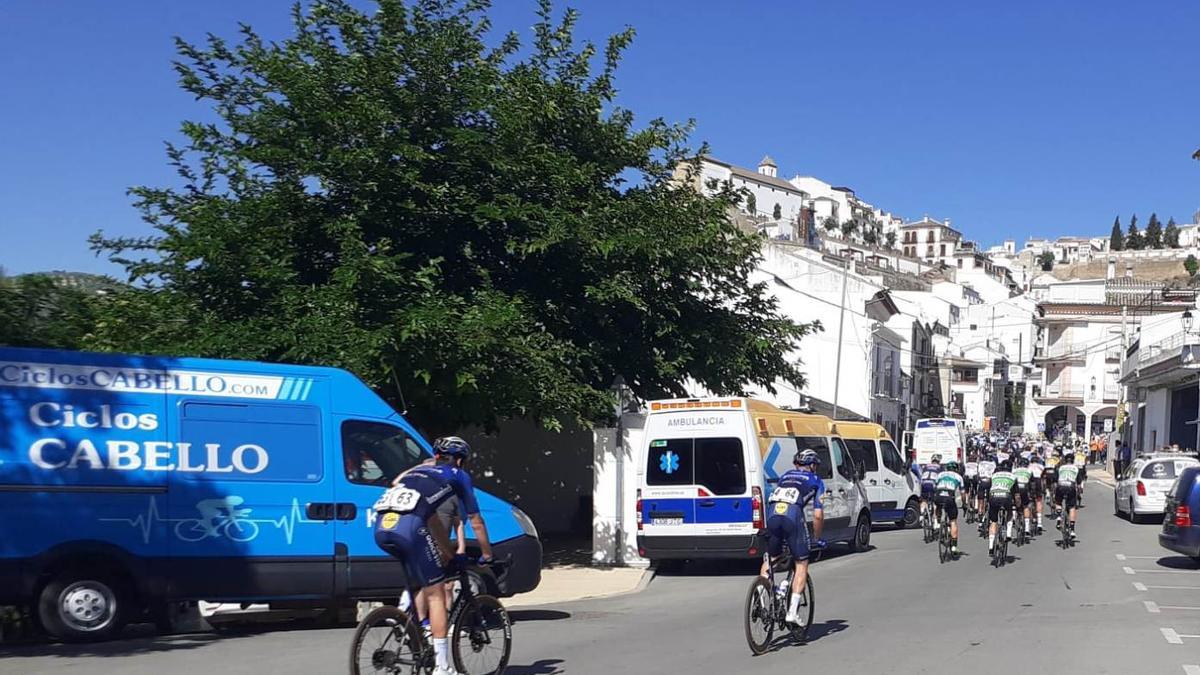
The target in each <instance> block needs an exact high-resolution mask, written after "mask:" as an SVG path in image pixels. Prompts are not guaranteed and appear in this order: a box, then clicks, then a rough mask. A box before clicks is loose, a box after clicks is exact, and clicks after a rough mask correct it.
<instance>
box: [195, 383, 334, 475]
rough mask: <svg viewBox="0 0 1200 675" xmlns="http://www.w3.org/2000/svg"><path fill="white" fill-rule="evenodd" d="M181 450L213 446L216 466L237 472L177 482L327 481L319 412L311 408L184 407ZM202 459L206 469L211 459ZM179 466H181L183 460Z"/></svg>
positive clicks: (197, 403) (267, 405) (199, 404)
mask: <svg viewBox="0 0 1200 675" xmlns="http://www.w3.org/2000/svg"><path fill="white" fill-rule="evenodd" d="M179 441H180V446H183V445H184V444H187V446H188V447H189V448H191V449H192V454H191V456H190V457H189V458H188V460H187V461H188V463H189V464H195V463H196V461H197V456H198V455H199V452H198V449H200V448H209V447H212V446H215V447H216V448H217V449H216V450H215V454H216V464H218V465H222V466H231V465H232V467H233V468H235V469H238V470H232V471H230V470H226V471H216V470H213V468H214V467H211V466H210V467H209V470H206V471H195V472H191V471H188V472H186V473H185V472H180V473H178V474H177V476H176V479H186V480H220V481H230V480H255V481H301V482H318V481H320V480H321V478H322V477H323V476H324V475H325V472H324V463H325V454H324V452H323V451H322V442H321V411H320V409H319V408H317V407H315V406H309V405H281V404H279V403H209V402H207V401H205V402H200V401H184V402H182V404H181V405H180V420H179ZM204 459H205V460H207V461H208V463H210V464H211V463H212V461H211V460H208V455H207V453H206V454H205V456H204ZM175 461H179V462H183V461H184V460H183V458H182V457H180V458H177V459H176V460H175Z"/></svg>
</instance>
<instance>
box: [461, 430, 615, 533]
mask: <svg viewBox="0 0 1200 675" xmlns="http://www.w3.org/2000/svg"><path fill="white" fill-rule="evenodd" d="M458 435H459V436H462V437H463V438H464V439H465V440H466V441H467V442H468V443H470V444H471V448H472V449H473V450H474V451H475V457H474V459H473V461H472V465H471V467H470V470H471V477H472V478H473V479H474V481H475V485H476V486H478V487H479V488H481V489H483V490H487V491H488V492H490V493H492V494H494V495H496V496H497V497H499V498H501V499H504V500H507V501H509V502H511V503H513V504H514V505H516V506H518V507H520V508H521V510H522V511H524V512H525V513H527V514H529V517H530V518H532V519H533V522H534V524H535V525H537V528H538V532H539V533H540V534H562V533H568V532H574V533H579V534H583V533H586V532H587V530H588V525H589V523H590V521H591V517H592V505H591V499H592V459H593V447H594V445H595V443H594V440H593V437H592V432H591V431H589V430H586V429H580V428H579V427H577V426H574V425H566V426H565V427H564V429H563V431H561V432H553V431H546V430H545V429H542V428H541V427H540V426H538V425H536V424H533V423H531V422H527V421H524V420H510V421H506V422H503V423H501V424H500V429H499V431H497V432H496V433H492V434H489V433H487V432H485V431H484V430H483V429H479V428H469V429H465V430H462V431H459V432H458Z"/></svg>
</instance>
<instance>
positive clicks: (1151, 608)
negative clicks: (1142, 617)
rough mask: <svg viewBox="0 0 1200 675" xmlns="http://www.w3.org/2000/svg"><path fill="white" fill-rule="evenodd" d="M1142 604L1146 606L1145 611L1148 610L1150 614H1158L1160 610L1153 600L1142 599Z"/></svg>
mask: <svg viewBox="0 0 1200 675" xmlns="http://www.w3.org/2000/svg"><path fill="white" fill-rule="evenodd" d="M1142 604H1143V605H1145V606H1146V611H1147V612H1150V613H1151V614H1159V613H1160V612H1159V610H1158V605H1157V604H1155V603H1153V602H1151V601H1149V600H1143V601H1142Z"/></svg>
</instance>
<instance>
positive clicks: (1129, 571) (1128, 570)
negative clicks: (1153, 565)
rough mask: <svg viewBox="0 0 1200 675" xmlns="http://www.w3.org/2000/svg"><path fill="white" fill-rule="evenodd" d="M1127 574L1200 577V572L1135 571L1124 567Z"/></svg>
mask: <svg viewBox="0 0 1200 675" xmlns="http://www.w3.org/2000/svg"><path fill="white" fill-rule="evenodd" d="M1121 569H1123V570H1125V574H1191V575H1192V576H1200V570H1135V569H1133V568H1132V567H1122V568H1121Z"/></svg>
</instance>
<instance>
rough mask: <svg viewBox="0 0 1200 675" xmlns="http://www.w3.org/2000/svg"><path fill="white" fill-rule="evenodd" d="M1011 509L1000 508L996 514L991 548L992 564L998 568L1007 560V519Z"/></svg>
mask: <svg viewBox="0 0 1200 675" xmlns="http://www.w3.org/2000/svg"><path fill="white" fill-rule="evenodd" d="M1010 515H1011V509H1000V512H999V513H998V514H997V515H996V545H995V546H994V547H993V548H992V565H993V566H995V567H997V568H999V567H1004V565H1005V564H1006V563H1007V562H1008V537H1007V536H1006V535H1007V533H1008V519H1009V517H1010Z"/></svg>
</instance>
